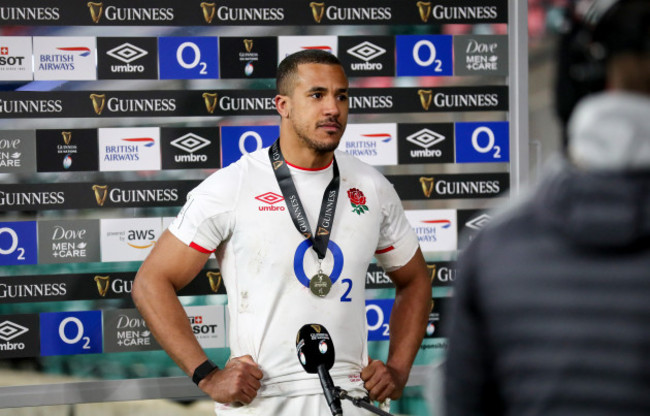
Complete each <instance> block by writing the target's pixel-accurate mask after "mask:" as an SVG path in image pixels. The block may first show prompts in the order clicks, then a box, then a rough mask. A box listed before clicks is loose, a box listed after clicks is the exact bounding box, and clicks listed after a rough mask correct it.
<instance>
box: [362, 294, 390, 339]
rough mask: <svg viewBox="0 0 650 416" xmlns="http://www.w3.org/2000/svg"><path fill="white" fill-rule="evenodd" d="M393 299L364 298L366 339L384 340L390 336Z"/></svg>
mask: <svg viewBox="0 0 650 416" xmlns="http://www.w3.org/2000/svg"><path fill="white" fill-rule="evenodd" d="M393 303H395V300H394V299H366V322H367V323H368V341H386V340H388V338H389V337H390V327H389V326H388V322H389V321H390V312H391V311H392V310H393Z"/></svg>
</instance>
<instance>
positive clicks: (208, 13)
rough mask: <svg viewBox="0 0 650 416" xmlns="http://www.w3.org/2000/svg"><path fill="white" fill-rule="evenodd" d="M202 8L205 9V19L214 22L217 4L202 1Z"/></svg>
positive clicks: (206, 21) (207, 21)
mask: <svg viewBox="0 0 650 416" xmlns="http://www.w3.org/2000/svg"><path fill="white" fill-rule="evenodd" d="M201 10H203V19H205V23H212V19H214V12H215V10H216V5H215V4H214V3H208V2H205V1H203V2H201Z"/></svg>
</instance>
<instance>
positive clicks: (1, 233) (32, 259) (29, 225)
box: [0, 221, 38, 266]
mask: <svg viewBox="0 0 650 416" xmlns="http://www.w3.org/2000/svg"><path fill="white" fill-rule="evenodd" d="M36 243H37V233H36V221H16V222H0V265H2V266H10V265H18V264H36V263H38V248H37V246H36Z"/></svg>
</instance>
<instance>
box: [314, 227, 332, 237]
mask: <svg viewBox="0 0 650 416" xmlns="http://www.w3.org/2000/svg"><path fill="white" fill-rule="evenodd" d="M328 234H329V231H327V230H326V229H325V228H323V227H318V231H316V235H328Z"/></svg>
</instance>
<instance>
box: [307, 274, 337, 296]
mask: <svg viewBox="0 0 650 416" xmlns="http://www.w3.org/2000/svg"><path fill="white" fill-rule="evenodd" d="M331 288H332V280H331V279H330V277H329V276H328V275H326V274H325V273H323V272H322V271H319V272H318V273H316V274H315V275H314V277H312V278H311V280H310V281H309V289H310V290H311V293H313V294H314V295H316V296H319V297H321V298H323V297H325V296H327V294H328V293H330V289H331Z"/></svg>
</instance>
